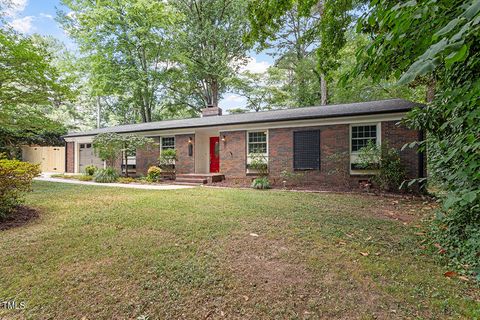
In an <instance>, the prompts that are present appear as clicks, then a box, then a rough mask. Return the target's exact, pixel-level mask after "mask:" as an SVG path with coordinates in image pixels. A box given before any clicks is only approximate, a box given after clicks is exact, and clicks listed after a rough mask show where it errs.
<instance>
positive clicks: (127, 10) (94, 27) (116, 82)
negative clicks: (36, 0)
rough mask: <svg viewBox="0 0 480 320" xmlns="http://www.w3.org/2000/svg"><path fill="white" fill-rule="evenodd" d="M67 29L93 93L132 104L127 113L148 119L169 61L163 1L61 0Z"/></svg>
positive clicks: (167, 21) (168, 13) (170, 18)
mask: <svg viewBox="0 0 480 320" xmlns="http://www.w3.org/2000/svg"><path fill="white" fill-rule="evenodd" d="M62 3H63V4H64V5H65V6H66V7H68V8H69V9H70V10H71V12H68V13H65V12H60V16H61V17H60V20H61V22H62V24H63V26H64V28H65V29H66V30H67V32H68V33H69V34H70V35H71V36H72V37H73V38H74V39H75V40H76V41H77V43H78V44H79V47H80V50H81V52H82V53H83V54H84V60H85V62H86V64H87V65H88V67H89V69H90V70H91V74H90V82H91V83H92V88H93V89H94V94H95V95H97V96H110V97H111V99H110V100H111V101H115V102H117V103H119V104H120V106H122V105H125V104H126V105H128V106H130V108H131V109H134V110H135V112H133V116H132V118H133V119H129V122H131V121H132V120H133V121H136V120H137V119H139V120H140V121H142V122H149V121H152V114H153V113H154V111H155V109H156V108H157V107H158V105H159V101H160V98H161V96H162V95H163V94H164V93H165V83H166V81H167V76H168V72H169V68H170V67H171V66H172V63H173V62H172V60H171V55H170V49H169V48H170V45H171V40H172V39H171V32H170V29H169V28H170V27H171V25H172V23H173V21H174V20H175V15H174V14H173V12H172V11H171V10H170V7H169V6H168V4H167V3H166V2H163V1H149V0H115V1H107V0H100V1H90V0H62Z"/></svg>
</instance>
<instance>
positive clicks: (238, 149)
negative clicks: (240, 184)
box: [220, 131, 247, 179]
mask: <svg viewBox="0 0 480 320" xmlns="http://www.w3.org/2000/svg"><path fill="white" fill-rule="evenodd" d="M220 136H221V137H223V136H225V142H224V141H221V140H220V172H221V173H223V174H224V175H225V178H227V179H229V178H245V177H246V163H247V156H246V154H247V151H246V142H245V137H246V131H228V132H222V133H221V134H220Z"/></svg>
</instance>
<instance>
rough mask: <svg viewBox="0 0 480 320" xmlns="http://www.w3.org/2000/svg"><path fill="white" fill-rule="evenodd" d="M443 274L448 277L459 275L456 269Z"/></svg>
mask: <svg viewBox="0 0 480 320" xmlns="http://www.w3.org/2000/svg"><path fill="white" fill-rule="evenodd" d="M443 275H444V276H445V277H447V278H453V277H456V276H457V273H456V272H455V271H447V272H445V273H444V274H443Z"/></svg>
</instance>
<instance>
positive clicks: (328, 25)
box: [245, 0, 365, 104]
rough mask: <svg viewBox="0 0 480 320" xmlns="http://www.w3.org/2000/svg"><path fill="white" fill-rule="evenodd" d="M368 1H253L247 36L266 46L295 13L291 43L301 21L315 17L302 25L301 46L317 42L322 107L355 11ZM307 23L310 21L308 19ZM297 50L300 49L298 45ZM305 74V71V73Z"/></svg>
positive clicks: (317, 70)
mask: <svg viewBox="0 0 480 320" xmlns="http://www.w3.org/2000/svg"><path fill="white" fill-rule="evenodd" d="M364 2H365V1H361V0H321V1H318V0H295V1H290V0H266V1H252V2H250V5H249V20H250V24H251V30H250V32H249V34H248V35H247V36H246V37H245V38H246V39H247V41H259V42H260V43H265V42H266V41H267V40H268V39H269V38H270V39H271V38H274V37H275V35H276V34H277V33H279V32H280V30H282V28H283V27H284V26H285V19H288V17H289V15H290V16H291V15H292V14H293V16H292V17H293V18H295V19H293V20H292V21H293V22H294V24H293V26H294V27H295V28H293V29H292V28H291V30H293V32H292V31H291V32H290V36H289V37H287V40H288V41H292V39H295V34H296V33H295V29H298V26H299V24H298V22H297V23H296V24H295V21H300V19H302V18H303V19H307V18H309V17H310V18H312V16H313V17H315V14H318V16H319V19H318V18H316V19H313V20H312V21H313V22H314V23H311V24H305V25H304V26H303V31H302V34H304V36H302V37H301V38H300V39H301V40H302V41H300V42H299V43H305V41H306V40H308V41H315V42H317V43H318V47H317V48H316V55H317V59H316V62H317V66H316V67H315V68H314V69H313V70H314V71H315V74H314V75H316V76H317V77H318V79H319V82H320V98H321V101H320V102H321V104H326V103H327V102H328V99H327V98H328V97H327V96H328V92H327V79H328V78H329V73H330V72H331V71H332V70H335V69H336V68H337V67H338V65H339V63H338V51H340V49H341V48H342V47H343V46H344V45H345V32H346V31H347V29H348V27H349V26H350V24H351V22H352V20H353V18H354V17H355V12H356V10H353V9H358V8H359V7H360V6H361V5H362V4H363V3H364ZM307 21H308V20H307ZM294 47H295V46H294ZM297 48H300V47H299V46H297ZM303 71H304V70H303Z"/></svg>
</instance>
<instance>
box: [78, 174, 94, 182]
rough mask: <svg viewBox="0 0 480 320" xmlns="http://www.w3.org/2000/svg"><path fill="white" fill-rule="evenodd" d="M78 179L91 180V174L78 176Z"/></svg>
mask: <svg viewBox="0 0 480 320" xmlns="http://www.w3.org/2000/svg"><path fill="white" fill-rule="evenodd" d="M78 180H80V181H92V180H93V176H88V175H83V176H78Z"/></svg>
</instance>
